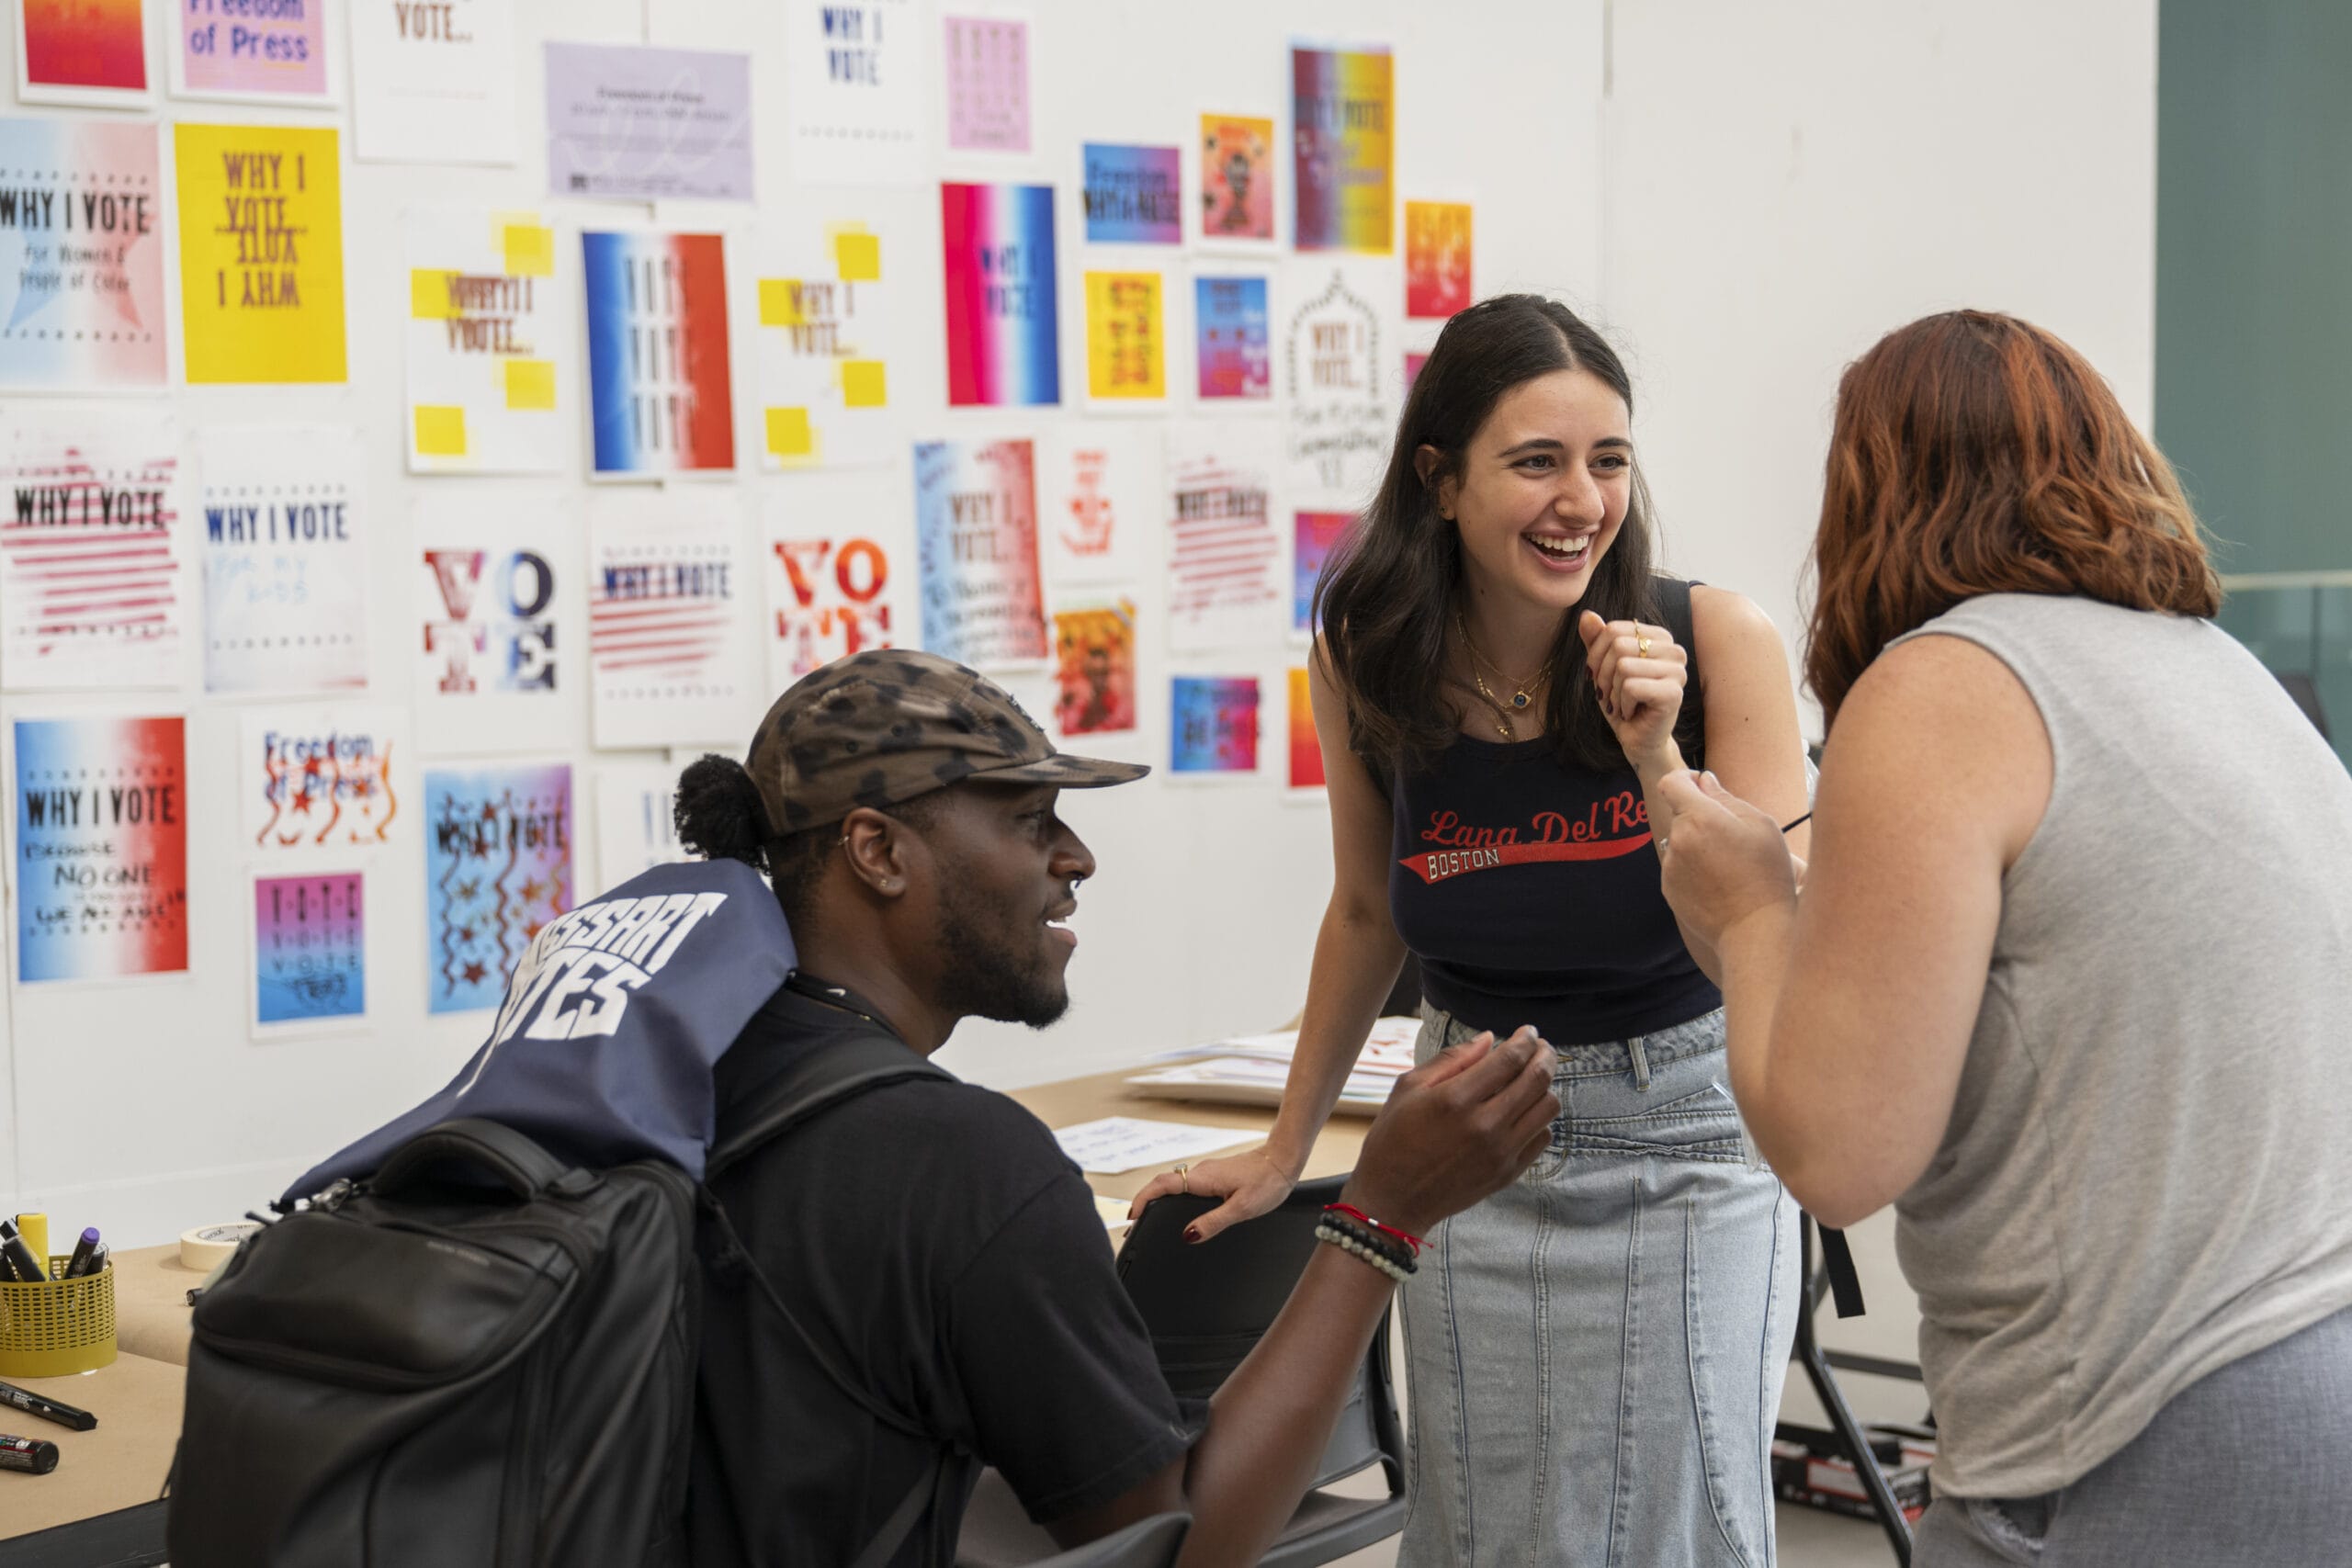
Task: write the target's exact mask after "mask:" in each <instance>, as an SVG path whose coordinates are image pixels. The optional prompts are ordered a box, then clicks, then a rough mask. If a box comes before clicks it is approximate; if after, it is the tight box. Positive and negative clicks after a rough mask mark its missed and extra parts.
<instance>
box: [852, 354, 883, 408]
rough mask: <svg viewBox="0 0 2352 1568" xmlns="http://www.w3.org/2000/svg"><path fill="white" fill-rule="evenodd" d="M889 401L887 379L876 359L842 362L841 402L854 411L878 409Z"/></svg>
mask: <svg viewBox="0 0 2352 1568" xmlns="http://www.w3.org/2000/svg"><path fill="white" fill-rule="evenodd" d="M889 400H890V397H889V389H888V378H887V377H885V376H884V375H883V373H882V362H881V361H880V360H878V359H844V360H842V403H843V404H845V405H846V406H848V407H850V408H854V409H878V408H882V407H884V406H886V405H887V404H888V402H889Z"/></svg>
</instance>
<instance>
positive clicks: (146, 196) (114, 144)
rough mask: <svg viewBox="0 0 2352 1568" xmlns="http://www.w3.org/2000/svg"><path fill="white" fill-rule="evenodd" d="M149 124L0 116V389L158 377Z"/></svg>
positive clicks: (160, 333) (149, 383) (160, 331)
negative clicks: (1, 387)
mask: <svg viewBox="0 0 2352 1568" xmlns="http://www.w3.org/2000/svg"><path fill="white" fill-rule="evenodd" d="M163 217H164V211H163V197H162V191H161V187H160V180H159V178H158V173H157V167H156V149H155V128H154V127H153V126H152V125H137V124H128V123H122V122H118V121H113V120H64V119H0V386H6V387H11V388H30V389H51V388H73V389H99V388H157V387H161V386H163V385H164V240H163V234H162V232H161V231H162V228H163Z"/></svg>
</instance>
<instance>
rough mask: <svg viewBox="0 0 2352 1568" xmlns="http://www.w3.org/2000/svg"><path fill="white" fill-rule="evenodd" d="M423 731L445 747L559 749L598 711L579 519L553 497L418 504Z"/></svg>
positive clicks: (431, 742)
mask: <svg viewBox="0 0 2352 1568" xmlns="http://www.w3.org/2000/svg"><path fill="white" fill-rule="evenodd" d="M414 549H415V554H413V556H412V557H411V558H410V559H411V560H412V561H413V563H414V570H415V572H416V579H415V581H416V591H417V594H418V600H417V613H418V619H419V623H420V625H419V626H418V629H417V631H416V632H415V633H414V634H413V636H414V637H415V638H416V640H415V641H413V642H412V643H411V644H410V646H411V647H412V648H413V649H415V650H416V657H417V663H416V665H415V666H414V674H413V677H412V680H413V688H412V689H413V691H414V692H415V694H416V717H417V739H418V740H419V742H420V743H421V744H422V746H423V747H424V750H427V751H430V752H433V753H435V754H436V755H450V754H457V755H464V754H467V753H469V752H470V753H479V752H514V751H533V750H553V749H555V748H558V747H562V746H569V745H571V744H574V743H575V741H576V740H577V738H578V737H579V735H580V734H581V732H582V728H583V727H584V726H585V725H586V724H587V721H588V708H587V702H586V697H585V693H586V691H587V682H586V681H585V680H584V679H583V676H584V674H585V666H584V664H583V663H582V654H581V650H582V648H583V647H584V646H585V644H586V641H587V626H586V617H585V616H584V615H582V606H583V604H584V602H585V595H584V593H583V592H582V588H581V562H582V554H581V548H580V524H579V520H578V519H577V518H575V517H571V516H569V515H567V514H566V513H564V512H563V511H562V510H560V509H559V508H558V507H556V506H554V505H552V504H550V503H548V502H525V503H522V504H515V502H513V501H512V500H511V499H510V500H506V501H503V502H501V501H494V500H492V499H489V498H486V497H467V498H459V497H457V496H449V497H446V498H436V499H435V500H434V501H432V502H425V503H420V504H419V506H418V507H417V509H416V521H415V545H414Z"/></svg>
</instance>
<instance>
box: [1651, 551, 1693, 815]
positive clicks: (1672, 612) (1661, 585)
mask: <svg viewBox="0 0 2352 1568" xmlns="http://www.w3.org/2000/svg"><path fill="white" fill-rule="evenodd" d="M1698 586H1699V585H1698V584H1697V583H1695V582H1685V581H1682V579H1680V578H1679V577H1668V576H1667V575H1666V574H1665V573H1663V572H1660V573H1658V574H1657V575H1655V576H1653V577H1652V578H1651V579H1650V603H1651V604H1653V605H1655V606H1656V607H1657V618H1658V620H1659V622H1660V623H1661V624H1663V625H1664V626H1665V627H1666V629H1667V630H1668V632H1669V633H1671V634H1672V635H1673V637H1674V640H1675V641H1676V642H1678V643H1679V644H1680V645H1681V647H1682V655H1683V659H1684V660H1685V662H1684V664H1683V668H1684V669H1685V670H1686V671H1689V673H1690V681H1689V682H1688V683H1687V684H1686V685H1685V686H1684V687H1683V689H1682V713H1681V715H1680V716H1679V717H1678V718H1677V719H1676V720H1675V724H1674V739H1675V740H1676V742H1677V743H1678V744H1679V745H1680V747H1681V748H1682V760H1683V761H1684V762H1686V763H1687V764H1689V765H1690V766H1691V767H1693V768H1703V767H1705V766H1706V765H1707V700H1706V682H1705V680H1704V678H1703V677H1702V675H1701V674H1700V672H1699V634H1698V632H1697V631H1696V630H1695V629H1694V627H1693V625H1692V622H1691V590H1692V589H1693V588H1696V587H1698Z"/></svg>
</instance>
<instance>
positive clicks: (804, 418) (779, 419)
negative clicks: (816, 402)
mask: <svg viewBox="0 0 2352 1568" xmlns="http://www.w3.org/2000/svg"><path fill="white" fill-rule="evenodd" d="M816 449H817V440H816V436H815V434H813V433H812V432H811V431H810V430H809V411H808V410H807V409H770V410H768V450H769V451H771V452H773V453H775V455H776V456H777V457H808V456H809V454H810V453H812V452H814V451H815V450H816Z"/></svg>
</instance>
